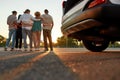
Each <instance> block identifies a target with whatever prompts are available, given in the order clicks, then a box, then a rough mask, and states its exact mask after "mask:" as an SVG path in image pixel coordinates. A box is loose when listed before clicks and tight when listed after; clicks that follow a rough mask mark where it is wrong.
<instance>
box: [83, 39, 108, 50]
mask: <svg viewBox="0 0 120 80" xmlns="http://www.w3.org/2000/svg"><path fill="white" fill-rule="evenodd" d="M83 44H84V46H85V47H86V48H87V49H88V50H90V51H93V52H101V51H103V50H105V49H106V48H107V47H108V45H109V41H107V40H105V41H103V42H94V41H88V40H83Z"/></svg>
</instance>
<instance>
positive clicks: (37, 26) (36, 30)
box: [31, 11, 42, 51]
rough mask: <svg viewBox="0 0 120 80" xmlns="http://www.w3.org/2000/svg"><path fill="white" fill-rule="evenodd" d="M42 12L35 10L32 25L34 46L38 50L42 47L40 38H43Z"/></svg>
mask: <svg viewBox="0 0 120 80" xmlns="http://www.w3.org/2000/svg"><path fill="white" fill-rule="evenodd" d="M40 16H41V15H40V12H38V11H37V12H35V19H34V20H33V21H34V22H33V26H32V30H31V31H32V36H33V42H34V48H35V50H36V51H39V48H40V39H41V20H42V19H41V17H40Z"/></svg>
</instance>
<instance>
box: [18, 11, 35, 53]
mask: <svg viewBox="0 0 120 80" xmlns="http://www.w3.org/2000/svg"><path fill="white" fill-rule="evenodd" d="M32 18H34V17H33V16H32V15H30V10H29V9H26V10H25V12H24V14H23V15H22V16H21V17H20V19H19V20H18V23H20V22H22V36H23V39H24V48H25V51H26V50H27V48H28V46H27V41H26V40H27V35H28V38H29V42H30V50H32V33H31V29H32V24H33V21H32Z"/></svg>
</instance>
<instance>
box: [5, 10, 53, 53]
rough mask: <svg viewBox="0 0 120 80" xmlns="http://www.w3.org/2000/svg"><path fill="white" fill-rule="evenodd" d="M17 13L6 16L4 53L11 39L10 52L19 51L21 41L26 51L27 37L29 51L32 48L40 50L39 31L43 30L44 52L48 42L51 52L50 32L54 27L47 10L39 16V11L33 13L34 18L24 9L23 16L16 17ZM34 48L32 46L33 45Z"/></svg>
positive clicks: (46, 49)
mask: <svg viewBox="0 0 120 80" xmlns="http://www.w3.org/2000/svg"><path fill="white" fill-rule="evenodd" d="M16 15H17V11H12V15H10V16H8V18H7V24H8V26H9V36H8V39H7V40H6V45H5V51H7V50H8V47H9V45H10V41H11V38H12V44H11V51H13V50H14V49H17V50H18V49H19V50H21V48H22V39H23V42H24V45H23V46H24V50H25V51H27V50H28V45H27V36H28V38H29V48H30V51H32V50H33V48H34V49H35V50H37V51H39V50H40V41H41V31H42V30H43V40H44V48H45V49H44V51H48V50H49V49H48V41H49V46H50V51H53V45H52V36H51V30H52V28H53V26H54V22H53V18H52V16H51V15H49V11H48V10H47V9H45V10H44V14H42V15H41V13H40V12H39V11H36V12H35V13H34V15H35V17H33V16H32V15H31V14H30V10H29V9H26V10H25V11H24V14H22V15H19V16H18V19H17V17H16ZM32 43H33V44H34V46H33V44H32Z"/></svg>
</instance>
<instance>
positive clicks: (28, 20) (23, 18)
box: [18, 13, 34, 30]
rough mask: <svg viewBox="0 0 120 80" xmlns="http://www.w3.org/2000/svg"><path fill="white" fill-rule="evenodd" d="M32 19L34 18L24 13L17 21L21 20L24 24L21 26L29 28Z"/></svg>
mask: <svg viewBox="0 0 120 80" xmlns="http://www.w3.org/2000/svg"><path fill="white" fill-rule="evenodd" d="M33 19H34V17H33V16H32V15H30V14H27V13H25V14H23V15H22V16H21V17H20V19H19V20H18V23H20V22H21V21H22V23H24V24H26V25H24V24H22V28H25V29H28V30H31V29H32V24H33V21H32V20H33ZM27 24H28V25H27Z"/></svg>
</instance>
